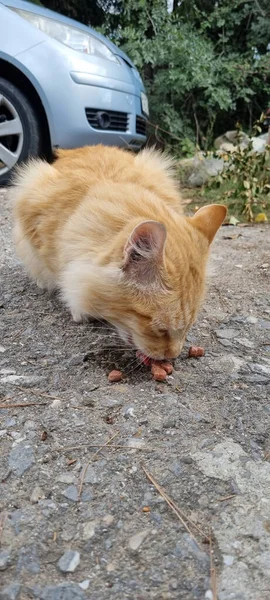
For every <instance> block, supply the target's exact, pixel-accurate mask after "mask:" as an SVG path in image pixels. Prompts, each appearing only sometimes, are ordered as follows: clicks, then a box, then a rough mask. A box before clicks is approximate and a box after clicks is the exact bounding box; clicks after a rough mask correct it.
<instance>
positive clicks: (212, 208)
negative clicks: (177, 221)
mask: <svg viewBox="0 0 270 600" xmlns="http://www.w3.org/2000/svg"><path fill="white" fill-rule="evenodd" d="M226 214H227V208H226V206H223V204H209V206H203V207H202V208H200V209H199V210H198V211H197V212H196V214H195V215H194V217H191V219H190V222H191V224H192V225H193V227H196V229H198V230H199V231H201V233H203V234H204V235H205V237H206V238H207V239H208V242H209V244H211V242H212V240H213V239H214V237H215V235H216V233H217V230H218V229H219V227H220V225H222V223H223V221H224V219H225V217H226Z"/></svg>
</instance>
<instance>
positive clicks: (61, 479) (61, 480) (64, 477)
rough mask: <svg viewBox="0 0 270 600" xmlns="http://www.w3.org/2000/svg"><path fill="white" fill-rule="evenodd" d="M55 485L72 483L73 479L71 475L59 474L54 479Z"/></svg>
mask: <svg viewBox="0 0 270 600" xmlns="http://www.w3.org/2000/svg"><path fill="white" fill-rule="evenodd" d="M56 481H57V483H74V481H75V477H74V475H72V473H61V474H60V475H58V477H57V478H56Z"/></svg>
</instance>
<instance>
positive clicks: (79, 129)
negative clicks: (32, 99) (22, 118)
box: [20, 40, 146, 150]
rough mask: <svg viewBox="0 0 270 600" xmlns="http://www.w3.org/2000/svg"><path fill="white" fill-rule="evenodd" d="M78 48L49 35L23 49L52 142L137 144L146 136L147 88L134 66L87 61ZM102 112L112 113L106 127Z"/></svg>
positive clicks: (134, 146) (68, 145)
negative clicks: (143, 99) (100, 120)
mask: <svg viewBox="0 0 270 600" xmlns="http://www.w3.org/2000/svg"><path fill="white" fill-rule="evenodd" d="M59 47H60V50H59ZM78 54H79V53H77V52H74V51H70V50H69V49H67V48H66V47H64V46H62V45H60V44H58V45H56V42H55V41H54V40H50V41H49V42H46V43H42V44H40V45H38V46H36V47H35V48H32V49H31V50H30V51H26V52H24V53H22V54H21V55H20V60H21V62H22V63H23V65H24V67H25V68H26V69H27V71H28V72H30V73H31V74H32V76H33V77H34V79H35V83H36V89H37V91H38V93H39V94H40V98H41V101H42V102H43V105H44V108H45V111H46V114H47V119H48V125H49V130H50V137H51V145H52V147H53V148H54V147H61V148H74V147H78V146H85V145H88V144H90V145H95V144H100V143H102V144H106V145H116V146H122V147H127V148H130V149H134V150H136V149H139V148H140V147H141V145H142V144H143V143H144V142H145V139H146V136H145V130H146V116H145V115H143V113H142V105H141V93H142V92H143V91H144V90H143V88H142V86H141V84H139V82H138V81H135V77H134V75H133V70H132V69H131V68H130V67H128V66H127V65H124V64H123V65H118V67H117V69H116V68H115V67H114V65H113V64H112V65H110V64H109V61H104V63H103V64H102V63H101V64H94V63H93V62H92V63H91V62H90V61H89V62H87V60H86V59H85V58H84V57H82V58H81V56H79V57H78ZM114 69H115V70H114ZM100 112H105V113H107V115H109V118H110V119H111V122H110V125H109V127H108V128H105V129H104V128H102V127H101V126H100V124H99V123H98V119H95V118H93V113H95V114H96V115H97V113H100ZM115 113H119V114H118V117H119V118H118V120H117V115H116V114H115ZM111 117H113V118H111ZM116 121H117V127H115V128H114V127H113V125H114V123H116ZM106 122H108V117H106Z"/></svg>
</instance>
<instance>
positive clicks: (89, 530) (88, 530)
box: [83, 521, 97, 540]
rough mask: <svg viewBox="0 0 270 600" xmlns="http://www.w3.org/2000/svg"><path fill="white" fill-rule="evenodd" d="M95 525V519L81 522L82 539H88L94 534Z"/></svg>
mask: <svg viewBox="0 0 270 600" xmlns="http://www.w3.org/2000/svg"><path fill="white" fill-rule="evenodd" d="M96 525H97V522H96V521H88V523H84V524H83V539H84V540H90V539H91V538H92V537H94V535H95V527H96Z"/></svg>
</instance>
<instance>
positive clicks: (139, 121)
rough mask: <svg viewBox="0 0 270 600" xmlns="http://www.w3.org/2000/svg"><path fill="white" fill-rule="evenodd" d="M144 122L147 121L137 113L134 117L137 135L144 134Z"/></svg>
mask: <svg viewBox="0 0 270 600" xmlns="http://www.w3.org/2000/svg"><path fill="white" fill-rule="evenodd" d="M146 124H147V121H146V120H145V119H143V118H142V117H139V116H138V115H137V117H136V133H138V134H139V135H145V134H146Z"/></svg>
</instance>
